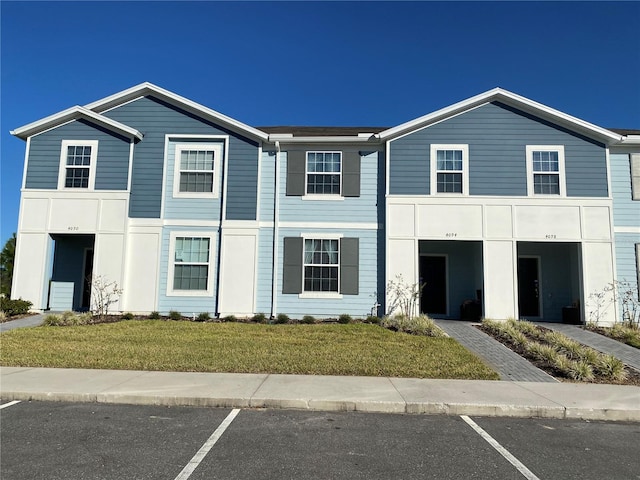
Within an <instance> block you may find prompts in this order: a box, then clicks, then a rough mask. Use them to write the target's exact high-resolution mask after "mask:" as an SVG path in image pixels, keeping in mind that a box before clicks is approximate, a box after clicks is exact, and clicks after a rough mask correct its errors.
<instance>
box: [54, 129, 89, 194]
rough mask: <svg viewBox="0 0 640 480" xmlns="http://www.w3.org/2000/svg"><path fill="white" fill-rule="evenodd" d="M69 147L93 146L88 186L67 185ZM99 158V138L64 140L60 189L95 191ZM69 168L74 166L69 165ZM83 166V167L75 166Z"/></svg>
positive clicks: (61, 151)
mask: <svg viewBox="0 0 640 480" xmlns="http://www.w3.org/2000/svg"><path fill="white" fill-rule="evenodd" d="M68 147H91V159H90V160H89V186H88V187H87V188H77V187H76V188H74V187H65V180H66V177H67V149H68ZM97 160H98V140H63V141H62V146H61V148H60V168H59V170H58V190H65V191H67V192H88V191H93V190H94V187H95V184H96V162H97ZM69 168H74V166H73V165H69ZM75 168H82V167H77V166H76V167H75Z"/></svg>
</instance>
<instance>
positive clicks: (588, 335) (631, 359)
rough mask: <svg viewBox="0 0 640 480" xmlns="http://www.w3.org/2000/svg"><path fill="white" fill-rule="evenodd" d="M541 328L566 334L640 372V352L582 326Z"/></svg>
mask: <svg viewBox="0 0 640 480" xmlns="http://www.w3.org/2000/svg"><path fill="white" fill-rule="evenodd" d="M538 325H540V326H541V327H546V328H549V329H551V330H556V331H558V332H560V333H564V334H565V335H566V336H567V337H569V338H573V339H574V340H577V341H578V342H580V343H582V344H584V345H587V346H589V347H591V348H595V349H596V350H598V351H600V352H603V353H607V354H609V355H613V356H614V357H616V358H619V359H620V360H622V361H623V362H624V363H625V364H627V365H628V366H630V367H633V368H635V369H636V370H639V371H640V350H639V349H637V348H634V347H632V346H630V345H626V344H624V343H622V342H618V341H617V340H613V339H611V338H608V337H605V336H604V335H600V334H599V333H594V332H591V331H589V330H586V329H584V328H582V327H581V326H580V325H568V324H564V323H542V322H541V323H538Z"/></svg>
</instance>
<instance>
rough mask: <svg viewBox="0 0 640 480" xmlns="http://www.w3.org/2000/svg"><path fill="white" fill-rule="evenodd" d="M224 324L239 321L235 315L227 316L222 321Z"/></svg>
mask: <svg viewBox="0 0 640 480" xmlns="http://www.w3.org/2000/svg"><path fill="white" fill-rule="evenodd" d="M222 321H223V322H237V321H238V319H237V318H236V316H235V315H227V316H226V317H224V318H223V319H222Z"/></svg>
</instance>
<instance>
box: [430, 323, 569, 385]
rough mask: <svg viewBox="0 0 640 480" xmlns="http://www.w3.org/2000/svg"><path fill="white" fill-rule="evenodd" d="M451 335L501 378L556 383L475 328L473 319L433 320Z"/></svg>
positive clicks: (549, 376)
mask: <svg viewBox="0 0 640 480" xmlns="http://www.w3.org/2000/svg"><path fill="white" fill-rule="evenodd" d="M436 324H437V325H438V326H439V327H441V328H442V329H443V330H444V331H445V332H447V333H448V334H449V336H450V337H452V338H454V339H456V340H457V341H458V342H460V343H461V344H462V345H464V346H465V347H466V348H468V349H469V350H471V351H472V352H473V353H475V354H476V355H478V356H479V357H481V358H482V359H483V360H485V361H486V362H487V363H489V365H491V366H492V367H493V368H494V369H495V370H496V371H497V372H498V373H499V374H500V379H501V380H511V381H516V382H557V380H556V379H555V378H553V377H552V376H551V375H549V374H548V373H546V372H544V371H542V370H540V369H539V368H537V367H535V366H534V365H533V364H531V363H529V362H528V361H527V360H525V359H524V358H522V357H521V356H520V355H518V354H517V353H515V352H513V351H511V350H510V349H509V348H507V347H505V346H504V345H502V344H501V343H500V342H498V341H496V340H494V339H493V338H491V337H490V336H489V335H487V334H486V333H484V332H482V331H480V330H478V329H477V328H475V327H474V326H473V323H472V322H464V321H461V320H436Z"/></svg>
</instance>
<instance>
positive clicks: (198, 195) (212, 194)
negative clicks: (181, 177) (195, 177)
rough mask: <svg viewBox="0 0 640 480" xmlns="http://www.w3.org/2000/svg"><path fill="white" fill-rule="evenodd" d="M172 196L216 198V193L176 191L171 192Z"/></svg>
mask: <svg viewBox="0 0 640 480" xmlns="http://www.w3.org/2000/svg"><path fill="white" fill-rule="evenodd" d="M173 198H218V194H217V193H210V192H202V193H196V192H194V193H177V192H173Z"/></svg>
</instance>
